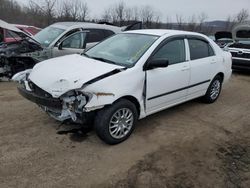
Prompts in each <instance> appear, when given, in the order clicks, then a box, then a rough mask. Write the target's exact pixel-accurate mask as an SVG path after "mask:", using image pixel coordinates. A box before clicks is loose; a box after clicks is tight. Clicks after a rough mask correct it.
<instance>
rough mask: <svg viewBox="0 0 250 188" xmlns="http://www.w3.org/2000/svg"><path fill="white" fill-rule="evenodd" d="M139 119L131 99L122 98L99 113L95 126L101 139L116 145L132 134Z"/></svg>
mask: <svg viewBox="0 0 250 188" xmlns="http://www.w3.org/2000/svg"><path fill="white" fill-rule="evenodd" d="M137 120H138V113H137V109H136V106H135V105H134V104H133V103H132V102H130V101H129V100H126V99H121V100H118V101H117V102H115V103H114V104H113V105H112V106H108V107H105V108H104V109H102V110H100V111H99V112H98V113H97V115H96V118H95V122H94V127H95V131H96V133H97V135H98V136H99V138H100V139H101V140H103V141H104V142H105V143H107V144H110V145H115V144H119V143H121V142H123V141H125V140H126V139H127V138H128V137H129V136H130V135H131V133H132V132H133V130H134V127H135V126H134V125H135V123H136V121H137Z"/></svg>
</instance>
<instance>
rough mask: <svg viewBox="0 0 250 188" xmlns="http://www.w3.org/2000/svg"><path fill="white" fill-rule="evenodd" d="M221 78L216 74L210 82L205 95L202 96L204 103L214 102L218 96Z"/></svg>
mask: <svg viewBox="0 0 250 188" xmlns="http://www.w3.org/2000/svg"><path fill="white" fill-rule="evenodd" d="M221 87H222V78H221V76H219V75H217V76H216V77H215V78H214V79H213V80H212V82H211V83H210V85H209V87H208V89H207V92H206V95H205V96H204V97H203V98H202V99H203V101H204V102H205V103H214V102H215V101H216V100H217V99H218V98H219V96H220V93H221Z"/></svg>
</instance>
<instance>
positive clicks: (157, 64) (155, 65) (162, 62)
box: [145, 59, 169, 70]
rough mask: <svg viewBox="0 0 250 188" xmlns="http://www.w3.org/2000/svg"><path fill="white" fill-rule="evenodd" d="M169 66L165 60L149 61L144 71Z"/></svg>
mask: <svg viewBox="0 0 250 188" xmlns="http://www.w3.org/2000/svg"><path fill="white" fill-rule="evenodd" d="M168 65H169V61H168V60H167V59H153V60H149V61H148V63H147V65H146V67H145V69H146V70H151V69H155V68H164V67H167V66H168Z"/></svg>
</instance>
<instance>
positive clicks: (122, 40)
mask: <svg viewBox="0 0 250 188" xmlns="http://www.w3.org/2000/svg"><path fill="white" fill-rule="evenodd" d="M157 39H158V36H154V35H144V34H133V33H121V34H117V35H114V36H112V37H110V38H108V39H107V40H104V41H103V42H101V43H99V44H97V45H96V46H94V47H93V48H91V49H89V50H88V51H87V52H86V53H85V54H84V55H86V56H87V57H90V58H98V59H102V60H106V62H110V63H111V62H112V63H113V64H117V65H122V66H125V67H131V66H133V65H134V64H135V63H136V62H137V61H138V60H139V59H140V58H141V56H142V55H143V54H144V53H145V52H146V51H147V50H148V48H150V46H151V45H152V44H153V43H154V42H155V41H156V40H157Z"/></svg>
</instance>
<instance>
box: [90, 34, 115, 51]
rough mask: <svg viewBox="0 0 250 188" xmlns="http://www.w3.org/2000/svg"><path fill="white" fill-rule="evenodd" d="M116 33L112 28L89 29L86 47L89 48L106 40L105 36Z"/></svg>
mask: <svg viewBox="0 0 250 188" xmlns="http://www.w3.org/2000/svg"><path fill="white" fill-rule="evenodd" d="M114 34H115V33H114V32H113V31H110V30H104V29H88V33H87V37H86V49H89V48H91V47H93V46H94V45H96V44H97V43H99V42H100V41H102V40H104V39H105V38H107V37H109V36H112V35H114Z"/></svg>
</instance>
